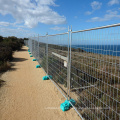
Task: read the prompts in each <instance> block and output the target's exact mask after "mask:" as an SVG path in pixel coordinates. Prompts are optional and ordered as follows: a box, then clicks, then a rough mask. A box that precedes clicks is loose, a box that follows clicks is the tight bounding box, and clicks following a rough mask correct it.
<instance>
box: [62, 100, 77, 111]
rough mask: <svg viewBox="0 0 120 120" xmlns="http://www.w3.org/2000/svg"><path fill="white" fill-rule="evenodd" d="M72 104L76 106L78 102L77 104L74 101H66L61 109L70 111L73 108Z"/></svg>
mask: <svg viewBox="0 0 120 120" xmlns="http://www.w3.org/2000/svg"><path fill="white" fill-rule="evenodd" d="M71 103H72V105H75V103H76V102H75V100H74V99H70V100H65V102H64V103H61V105H60V109H61V110H62V111H67V110H69V109H70V107H72V105H71Z"/></svg>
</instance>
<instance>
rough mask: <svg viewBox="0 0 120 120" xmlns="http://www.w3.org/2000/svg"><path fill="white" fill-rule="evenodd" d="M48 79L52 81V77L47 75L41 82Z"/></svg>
mask: <svg viewBox="0 0 120 120" xmlns="http://www.w3.org/2000/svg"><path fill="white" fill-rule="evenodd" d="M49 78H50V79H52V76H51V75H47V76H44V77H43V78H42V79H43V80H49Z"/></svg>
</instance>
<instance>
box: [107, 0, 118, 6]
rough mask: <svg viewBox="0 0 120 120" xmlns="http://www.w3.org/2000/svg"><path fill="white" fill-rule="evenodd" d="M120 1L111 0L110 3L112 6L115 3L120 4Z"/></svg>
mask: <svg viewBox="0 0 120 120" xmlns="http://www.w3.org/2000/svg"><path fill="white" fill-rule="evenodd" d="M119 3H120V2H119V0H110V1H109V2H108V5H110V6H112V5H114V4H119Z"/></svg>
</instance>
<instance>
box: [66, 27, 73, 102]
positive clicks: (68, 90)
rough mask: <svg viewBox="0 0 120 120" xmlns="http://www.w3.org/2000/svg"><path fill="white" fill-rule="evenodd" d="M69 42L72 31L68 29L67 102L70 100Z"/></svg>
mask: <svg viewBox="0 0 120 120" xmlns="http://www.w3.org/2000/svg"><path fill="white" fill-rule="evenodd" d="M71 28H72V27H71ZM71 40H72V29H70V28H69V27H68V62H67V99H68V100H69V99H70V88H71Z"/></svg>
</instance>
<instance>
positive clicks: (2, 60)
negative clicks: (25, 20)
mask: <svg viewBox="0 0 120 120" xmlns="http://www.w3.org/2000/svg"><path fill="white" fill-rule="evenodd" d="M23 40H24V39H20V38H17V37H14V36H13V37H2V36H0V73H1V72H4V71H6V70H8V69H9V68H10V64H9V61H10V60H12V58H13V57H12V54H13V51H16V50H20V49H21V47H22V45H23V44H24V41H23Z"/></svg>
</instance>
